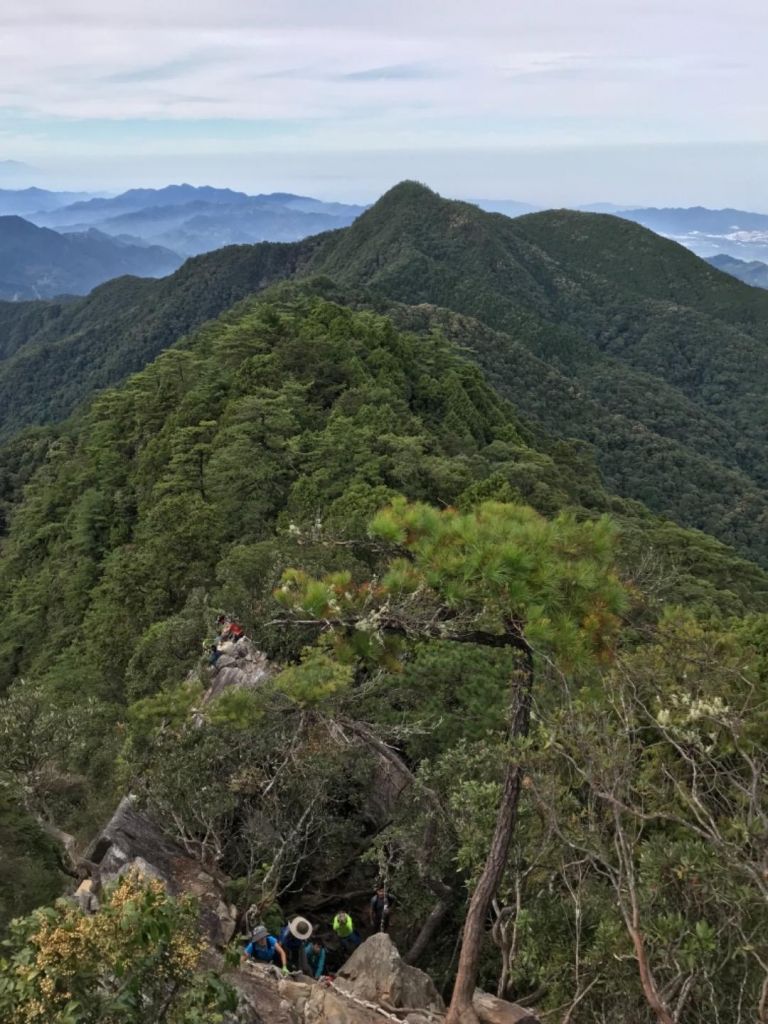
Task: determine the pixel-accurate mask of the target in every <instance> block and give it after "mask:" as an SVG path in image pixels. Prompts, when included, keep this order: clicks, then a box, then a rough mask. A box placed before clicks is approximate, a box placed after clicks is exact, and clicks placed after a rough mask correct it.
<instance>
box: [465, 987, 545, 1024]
mask: <svg viewBox="0 0 768 1024" xmlns="http://www.w3.org/2000/svg"><path fill="white" fill-rule="evenodd" d="M472 1005H473V1006H474V1008H475V1013H476V1014H477V1016H478V1017H479V1018H480V1021H481V1024H539V1018H538V1017H537V1016H536V1015H535V1014H534V1013H532V1012H531V1011H530V1010H527V1009H525V1007H523V1006H517V1005H516V1004H515V1003H508V1002H506V1001H505V1000H504V999H497V998H496V996H492V995H491V994H490V993H489V992H481V991H480V989H477V990H476V991H475V994H474V996H473V998H472Z"/></svg>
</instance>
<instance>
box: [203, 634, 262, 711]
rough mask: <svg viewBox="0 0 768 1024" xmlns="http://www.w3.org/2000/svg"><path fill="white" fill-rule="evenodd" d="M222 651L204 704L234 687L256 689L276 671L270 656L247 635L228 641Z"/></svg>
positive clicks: (211, 675)
mask: <svg viewBox="0 0 768 1024" xmlns="http://www.w3.org/2000/svg"><path fill="white" fill-rule="evenodd" d="M219 651H220V654H219V657H218V659H217V661H216V664H215V665H213V666H211V669H210V677H211V681H210V685H209V687H208V689H207V690H206V692H205V695H204V696H203V700H202V706H203V707H205V705H206V704H210V702H211V701H212V700H215V699H216V698H217V697H220V696H221V694H222V693H224V691H225V690H228V689H230V688H231V687H237V688H238V689H243V690H257V689H258V688H259V687H261V686H263V685H264V684H265V683H266V682H267V681H268V680H269V679H271V677H272V676H273V675H274V672H275V669H274V668H273V666H272V665H271V663H270V661H269V658H267V656H266V654H264V653H263V652H262V651H260V650H259V649H258V648H257V647H254V645H253V644H252V643H251V641H250V640H249V639H248V638H247V637H243V639H242V640H238V642H237V643H233V642H232V641H227V642H226V643H223V644H221V645H220V647H219Z"/></svg>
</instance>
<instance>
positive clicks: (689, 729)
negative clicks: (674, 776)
mask: <svg viewBox="0 0 768 1024" xmlns="http://www.w3.org/2000/svg"><path fill="white" fill-rule="evenodd" d="M727 714H728V705H727V704H726V703H725V701H724V700H723V699H722V697H706V698H705V697H694V696H692V695H691V694H690V693H672V694H670V695H669V704H668V706H667V707H660V708H659V709H658V711H657V712H656V721H657V722H658V724H659V725H660V726H661V728H662V729H665V730H667V731H668V732H673V733H675V734H676V735H677V737H678V738H679V739H680V740H682V741H683V742H685V743H688V744H691V745H697V746H703V748H704V750H707V751H709V750H712V748H713V747H714V745H715V740H716V739H717V728H716V723H717V722H718V721H722V720H723V718H724V717H725V716H726V715H727ZM705 726H709V728H706V727H705Z"/></svg>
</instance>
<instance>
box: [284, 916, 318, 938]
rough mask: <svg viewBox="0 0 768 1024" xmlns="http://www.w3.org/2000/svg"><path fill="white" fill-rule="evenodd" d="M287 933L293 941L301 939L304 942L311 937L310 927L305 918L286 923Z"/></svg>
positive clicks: (296, 918)
mask: <svg viewBox="0 0 768 1024" xmlns="http://www.w3.org/2000/svg"><path fill="white" fill-rule="evenodd" d="M288 931H289V932H290V933H291V935H292V936H293V937H294V939H303V940H304V941H305V942H306V940H307V939H308V938H310V936H311V935H312V925H311V924H310V923H309V921H308V920H307V919H306V917H294V919H293V920H292V921H289V922H288Z"/></svg>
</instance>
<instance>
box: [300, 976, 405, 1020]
mask: <svg viewBox="0 0 768 1024" xmlns="http://www.w3.org/2000/svg"><path fill="white" fill-rule="evenodd" d="M387 1017H389V1014H387ZM385 1021H386V1018H385V1017H384V1016H382V1014H380V1013H377V1012H376V1010H374V1009H371V1008H370V1007H367V1006H361V1005H360V1003H356V1002H354V1000H352V999H350V998H349V997H348V996H345V995H343V994H342V993H341V992H339V991H338V990H337V989H335V988H331V987H330V986H327V985H322V984H316V985H314V986H313V989H312V994H311V996H310V997H309V1000H308V1001H307V1004H306V1007H305V1010H304V1024H385Z"/></svg>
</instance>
